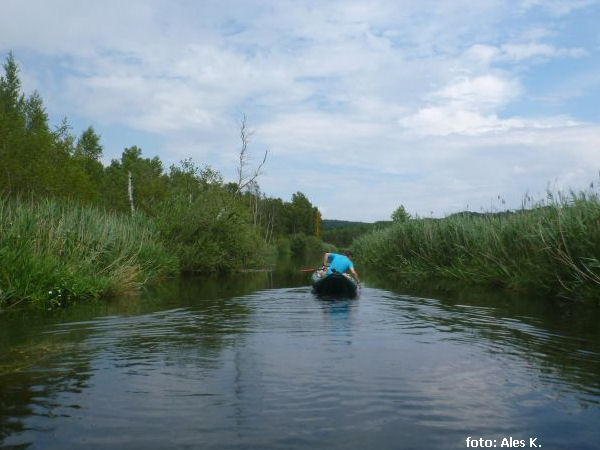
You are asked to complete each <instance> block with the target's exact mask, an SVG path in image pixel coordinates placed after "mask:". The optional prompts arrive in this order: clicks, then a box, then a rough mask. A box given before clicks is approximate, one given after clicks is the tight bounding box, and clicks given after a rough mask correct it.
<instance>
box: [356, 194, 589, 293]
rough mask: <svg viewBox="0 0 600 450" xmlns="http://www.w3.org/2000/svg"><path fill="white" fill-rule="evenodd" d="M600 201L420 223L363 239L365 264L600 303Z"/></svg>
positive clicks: (582, 198) (564, 200)
mask: <svg viewBox="0 0 600 450" xmlns="http://www.w3.org/2000/svg"><path fill="white" fill-rule="evenodd" d="M599 218H600V200H599V198H598V194H597V193H595V192H580V193H571V194H569V195H568V196H564V195H550V194H549V196H548V200H547V201H546V202H544V203H540V204H537V205H534V206H533V207H532V208H530V209H523V210H519V211H515V212H506V213H495V214H457V215H453V216H449V217H446V218H444V219H414V220H408V221H406V222H404V223H398V224H394V225H392V226H390V227H388V228H386V229H383V230H379V231H375V232H372V233H370V234H368V235H364V236H362V237H360V238H359V239H357V240H356V241H355V242H354V244H353V246H352V249H353V251H354V253H355V257H356V259H357V260H358V261H361V263H363V264H367V265H371V266H375V267H377V268H378V269H379V270H384V271H387V272H389V273H390V274H393V275H394V276H401V277H403V278H407V279H421V280H423V279H432V278H439V277H441V278H447V279H455V280H461V281H464V282H466V283H471V284H483V285H492V286H499V287H504V288H508V289H513V290H522V291H529V292H536V293H543V294H545V295H552V296H561V297H566V298H569V299H575V300H580V299H587V300H594V299H596V300H597V299H598V298H600V220H599Z"/></svg>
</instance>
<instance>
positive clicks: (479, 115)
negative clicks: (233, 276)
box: [0, 0, 600, 222]
mask: <svg viewBox="0 0 600 450" xmlns="http://www.w3.org/2000/svg"><path fill="white" fill-rule="evenodd" d="M1 10H2V14H1V15H0V56H1V57H2V58H3V59H4V58H6V56H7V55H8V53H9V52H10V51H12V52H13V54H14V56H15V59H16V61H17V63H18V64H19V67H20V76H21V80H22V82H23V87H24V90H25V92H26V93H32V92H33V91H34V90H37V91H38V92H39V93H40V95H41V96H42V98H43V99H44V102H45V105H46V108H47V112H48V114H49V117H50V121H51V123H52V124H53V125H58V124H59V123H60V121H61V120H62V118H63V117H67V118H68V119H69V121H70V122H71V124H72V126H73V132H74V133H75V134H80V133H81V131H83V130H84V129H85V128H87V127H88V126H90V125H91V126H93V127H94V129H95V130H96V131H97V133H98V134H100V135H101V138H102V144H103V146H104V157H103V162H104V163H106V164H108V163H109V162H110V160H111V159H113V158H117V159H118V158H119V157H120V155H121V153H122V151H123V149H124V148H127V147H130V146H132V145H137V146H138V147H140V148H142V151H143V156H146V157H154V156H158V157H159V158H160V159H161V160H162V161H163V163H164V165H165V167H166V168H168V167H169V166H170V165H171V164H176V163H178V162H179V161H181V160H183V159H185V158H188V157H191V158H192V159H193V160H194V161H195V162H196V163H198V164H200V165H205V164H208V165H210V166H211V167H213V168H216V169H218V170H219V171H220V172H221V174H222V175H223V177H224V178H225V180H228V181H233V180H234V179H235V178H236V169H237V161H238V157H239V150H240V145H241V143H240V137H239V131H240V121H241V120H242V117H243V116H244V115H246V117H247V123H248V126H249V128H250V129H251V130H252V131H253V135H252V139H251V141H250V144H249V146H248V152H249V155H250V164H251V165H252V164H254V165H257V164H258V163H260V161H261V160H262V156H263V154H264V152H265V151H266V150H268V152H269V153H268V158H267V162H266V163H265V166H264V170H263V172H262V174H261V175H260V177H259V179H258V182H259V185H260V188H261V190H262V191H263V192H264V193H265V194H266V195H267V196H271V197H280V198H282V199H283V200H285V201H289V200H290V199H291V195H292V194H293V193H294V192H298V191H300V192H303V193H304V194H305V195H306V196H307V197H308V198H309V199H310V201H311V202H312V203H313V205H315V206H318V207H319V209H320V210H321V212H322V215H323V217H324V218H325V219H342V220H359V221H367V222H372V221H377V220H388V219H389V218H390V215H391V213H392V212H393V211H394V210H395V209H396V208H397V207H398V206H399V205H403V206H404V207H405V208H406V210H407V211H408V212H409V213H410V214H412V215H413V216H414V215H418V216H420V217H430V216H432V217H444V216H445V215H448V214H451V213H455V212H458V211H463V210H467V209H468V210H471V211H493V210H504V209H514V208H519V207H521V205H522V203H523V200H524V198H525V197H526V196H531V197H534V198H540V199H541V198H543V197H544V196H545V195H546V192H547V190H554V191H555V190H568V189H574V190H582V189H587V188H588V187H589V186H590V184H591V183H594V184H597V183H598V181H599V180H598V178H599V171H600V108H599V106H598V105H600V25H599V24H600V0H513V1H500V0H485V1H481V2H474V1H472V0H468V1H466V0H453V1H430V0H420V1H406V0H393V1H387V0H369V1H352V0H343V1H335V0H331V1H311V0H307V1H289V0H278V1H275V0H272V1H259V0H256V1H254V0H246V1H241V0H239V1H233V0H219V1H210V0H204V1H191V0H190V1H181V0H166V1H162V0H143V1H142V0H139V1H138V0H128V1H125V2H123V1H122V0H116V1H115V0H101V1H95V0H88V1H80V0H77V1H75V0H53V1H52V2H48V1H45V0H3V1H2V7H1Z"/></svg>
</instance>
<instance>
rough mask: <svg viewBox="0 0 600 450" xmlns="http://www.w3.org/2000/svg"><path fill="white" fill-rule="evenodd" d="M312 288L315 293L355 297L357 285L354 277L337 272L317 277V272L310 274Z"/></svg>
mask: <svg viewBox="0 0 600 450" xmlns="http://www.w3.org/2000/svg"><path fill="white" fill-rule="evenodd" d="M311 279H312V288H313V292H314V293H315V294H319V295H331V296H336V297H337V296H339V297H356V292H357V290H358V285H357V284H356V281H355V280H354V278H352V277H351V276H350V275H347V274H341V273H339V272H334V273H331V274H329V275H327V276H325V277H319V275H318V273H317V272H315V273H313V274H312V278H311Z"/></svg>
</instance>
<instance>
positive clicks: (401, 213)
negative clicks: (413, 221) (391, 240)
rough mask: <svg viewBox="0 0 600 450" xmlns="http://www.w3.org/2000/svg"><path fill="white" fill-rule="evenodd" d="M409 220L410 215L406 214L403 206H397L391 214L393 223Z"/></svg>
mask: <svg viewBox="0 0 600 450" xmlns="http://www.w3.org/2000/svg"><path fill="white" fill-rule="evenodd" d="M408 220H410V214H409V213H408V212H406V209H404V206H403V205H400V206H398V208H396V210H395V211H394V212H393V213H392V221H393V222H394V223H403V222H407V221H408Z"/></svg>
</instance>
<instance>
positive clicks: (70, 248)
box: [0, 199, 177, 306]
mask: <svg viewBox="0 0 600 450" xmlns="http://www.w3.org/2000/svg"><path fill="white" fill-rule="evenodd" d="M176 270H177V259H176V258H175V257H174V256H172V255H170V254H169V253H167V251H166V250H165V248H164V247H163V245H162V244H161V241H160V237H159V236H158V232H157V231H156V229H155V227H154V226H153V224H152V223H151V222H150V221H149V220H148V219H147V218H145V217H142V216H135V217H128V216H124V215H121V214H116V213H108V212H105V211H102V210H99V209H97V208H93V207H84V206H78V205H75V204H71V203H68V202H63V201H56V200H42V201H39V202H34V203H33V202H28V201H23V200H20V199H2V200H1V203H0V305H3V304H14V303H17V302H22V301H29V302H34V303H36V304H42V305H51V306H58V305H64V304H66V303H69V302H72V301H75V300H77V299H83V298H96V297H100V296H106V295H112V294H123V293H129V292H132V291H135V290H137V289H138V288H139V287H140V286H141V285H142V284H144V283H145V282H146V281H148V280H149V279H152V278H156V277H159V276H161V275H165V274H168V273H173V272H175V271H176Z"/></svg>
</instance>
